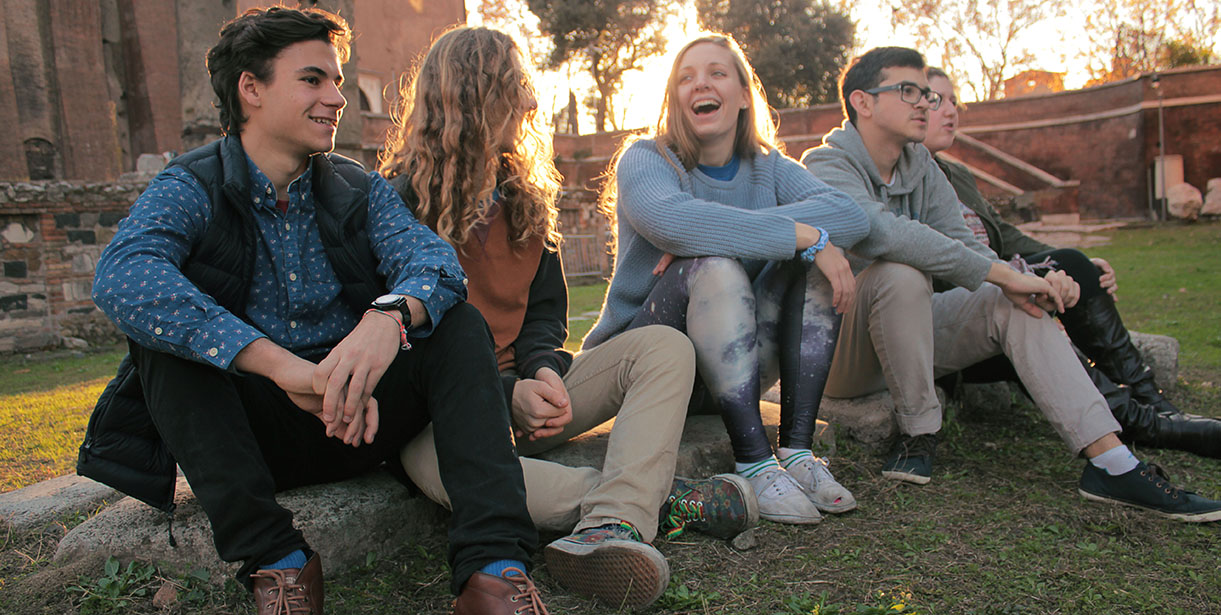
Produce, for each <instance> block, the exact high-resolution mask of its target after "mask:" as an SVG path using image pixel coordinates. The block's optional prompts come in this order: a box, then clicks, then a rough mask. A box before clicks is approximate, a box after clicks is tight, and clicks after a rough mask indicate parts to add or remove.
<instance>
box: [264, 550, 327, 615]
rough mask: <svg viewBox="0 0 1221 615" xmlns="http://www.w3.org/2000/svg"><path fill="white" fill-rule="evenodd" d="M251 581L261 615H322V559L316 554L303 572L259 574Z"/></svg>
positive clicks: (284, 571)
mask: <svg viewBox="0 0 1221 615" xmlns="http://www.w3.org/2000/svg"><path fill="white" fill-rule="evenodd" d="M250 579H251V580H252V581H254V603H255V605H257V606H258V609H259V610H258V614H259V615H322V559H321V558H319V557H318V554H317V553H315V554H313V555H311V556H310V558H309V561H307V562H305V566H303V567H301V568H285V569H284V570H260V571H258V572H256V573H254V574H252V575H250Z"/></svg>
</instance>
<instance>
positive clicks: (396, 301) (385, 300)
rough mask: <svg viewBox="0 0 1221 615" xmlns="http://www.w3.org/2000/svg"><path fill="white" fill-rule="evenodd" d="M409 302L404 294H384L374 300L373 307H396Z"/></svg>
mask: <svg viewBox="0 0 1221 615" xmlns="http://www.w3.org/2000/svg"><path fill="white" fill-rule="evenodd" d="M406 303H407V297H404V296H403V295H382V296H380V297H378V298H377V299H374V300H373V307H376V308H380V309H387V310H388V309H394V308H397V307H402V306H403V305H405V304H406Z"/></svg>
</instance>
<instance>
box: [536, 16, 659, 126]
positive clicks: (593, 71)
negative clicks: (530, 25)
mask: <svg viewBox="0 0 1221 615" xmlns="http://www.w3.org/2000/svg"><path fill="white" fill-rule="evenodd" d="M526 4H527V5H528V6H529V8H530V12H531V13H534V15H535V16H537V17H538V20H539V28H540V29H541V30H542V31H543V33H544V34H546V35H547V36H549V37H551V42H552V44H553V45H554V47H553V48H552V50H551V53H550V54H549V55H548V58H547V62H546V65H545V67H546V68H549V69H556V68H559V67H560V66H563V65H564V64H565V63H566V62H569V61H570V60H574V59H579V60H580V62H581V63H582V64H583V65H584V67H585V69H586V70H588V71H589V75H590V76H591V77H593V80H594V90H595V98H594V105H593V107H594V125H595V128H596V129H597V130H598V132H602V131H604V130H606V120H607V118H610V120H611V122H612V123H613V122H614V113H613V112H614V107H613V104H612V99H613V97H614V95H615V94H616V93H617V92H618V91H619V88H620V86H622V84H623V74H624V73H626V72H627V71H629V70H638V69H640V68H642V67H643V65H644V60H645V59H646V58H649V57H652V56H655V55H659V54H661V53H662V52H663V51H665V47H666V44H665V38H664V36H663V34H662V30H663V29H664V27H665V23H666V19H667V18H668V17H669V15H670V14H671V13H672V12H673V10H674V6H675V5H674V3H673V2H672V1H671V0H526Z"/></svg>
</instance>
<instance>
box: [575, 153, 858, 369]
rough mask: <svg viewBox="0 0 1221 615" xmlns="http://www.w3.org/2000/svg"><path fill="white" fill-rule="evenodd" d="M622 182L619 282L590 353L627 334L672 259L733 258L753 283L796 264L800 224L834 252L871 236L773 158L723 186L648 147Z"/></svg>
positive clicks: (627, 163)
mask: <svg viewBox="0 0 1221 615" xmlns="http://www.w3.org/2000/svg"><path fill="white" fill-rule="evenodd" d="M616 181H617V182H618V183H617V186H618V189H619V200H618V203H617V204H616V210H617V213H618V217H619V227H618V228H619V251H618V254H617V255H616V257H615V273H614V275H613V277H612V278H611V283H610V287H609V288H608V289H607V291H606V300H605V302H603V304H602V314H601V315H600V316H599V317H598V322H597V323H596V324H594V327H593V329H592V330H590V332H589V335H587V336H586V337H585V340H584V342H583V343H582V346H583V347H584V348H593V347H594V346H597V345H598V344H601V343H602V342H604V341H606V340H608V339H610V338H611V337H612V336H614V335H616V334H617V333H619V332H621V331H623V330H624V329H625V328H627V326H628V324H629V323H630V322H631V321H632V318H633V317H634V316H635V315H636V313H637V312H638V311H639V310H640V308H641V306H643V305H644V300H645V298H646V297H647V296H648V294H649V291H651V290H652V289H653V285H654V284H655V283H656V282H657V277H656V276H654V275H653V273H652V271H653V267H654V266H655V265H657V261H658V259H660V258H661V256H662V254H664V253H666V252H669V253H671V254H674V255H675V256H678V257H690V256H724V257H729V258H736V259H739V260H741V261H742V263H743V264H744V265H745V266H746V268H747V272H748V273H749V274H750V275H752V276H753V275H756V274H758V272H759V271H760V270H761V269H762V267H763V265H764V264H765V263H766V261H769V260H786V259H790V258H793V256H794V254H795V253H796V252H797V233H796V230H795V228H794V225H793V223H794V222H803V223H805V224H809V225H811V226H818V227H822V228H824V229H826V231H827V232H828V233H829V234H830V236H831V243H832V244H834V245H836V246H839V247H841V248H845V249H847V248H851V247H852V246H853V245H854V244H855V243H856V242H857V241H859V240H861V239H863V238H864V237H865V236H866V235H868V234H869V222H868V220H867V218H866V217H865V213H864V212H863V211H861V208H860V207H859V206H858V205H857V204H856V203H855V202H853V201H852V199H850V198H848V196H847V195H845V194H844V193H842V192H840V191H838V190H835V189H834V188H831V187H830V186H828V185H826V184H825V183H823V182H822V181H820V180H818V179H817V178H815V177H814V176H813V175H811V174H810V172H809V171H807V170H806V169H805V168H804V167H802V166H801V164H799V163H798V162H797V161H795V160H793V159H791V158H788V157H786V156H784V155H783V154H780V153H779V152H777V151H775V150H771V151H769V152H767V153H766V154H760V155H758V156H755V157H753V158H746V159H743V160H742V163H741V168H739V169H738V174H737V176H735V177H734V178H733V179H732V180H729V181H720V180H716V179H713V178H711V177H708V176H707V175H705V174H704V173H702V172H701V171H699V170H698V169H693V170H690V171H687V170H684V169H683V166H682V164H681V163H680V162H679V161H678V157H677V156H675V155H674V153H673V152H671V151H670V150H668V149H664V148H663V149H659V148H658V146H657V143H656V142H655V141H653V140H652V139H642V140H640V141H637V142H636V143H634V144H632V145H631V146H630V147H629V148H628V149H627V151H625V152H624V153H623V156H622V157H621V158H620V160H619V169H618V173H617V175H616Z"/></svg>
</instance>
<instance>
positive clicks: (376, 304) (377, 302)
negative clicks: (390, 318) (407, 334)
mask: <svg viewBox="0 0 1221 615" xmlns="http://www.w3.org/2000/svg"><path fill="white" fill-rule="evenodd" d="M373 309H375V310H379V311H382V312H389V311H391V310H398V311H399V313H400V314H402V315H403V320H404V322H411V310H409V309H407V295H382V296H380V297H378V298H376V299H374V300H373Z"/></svg>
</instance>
